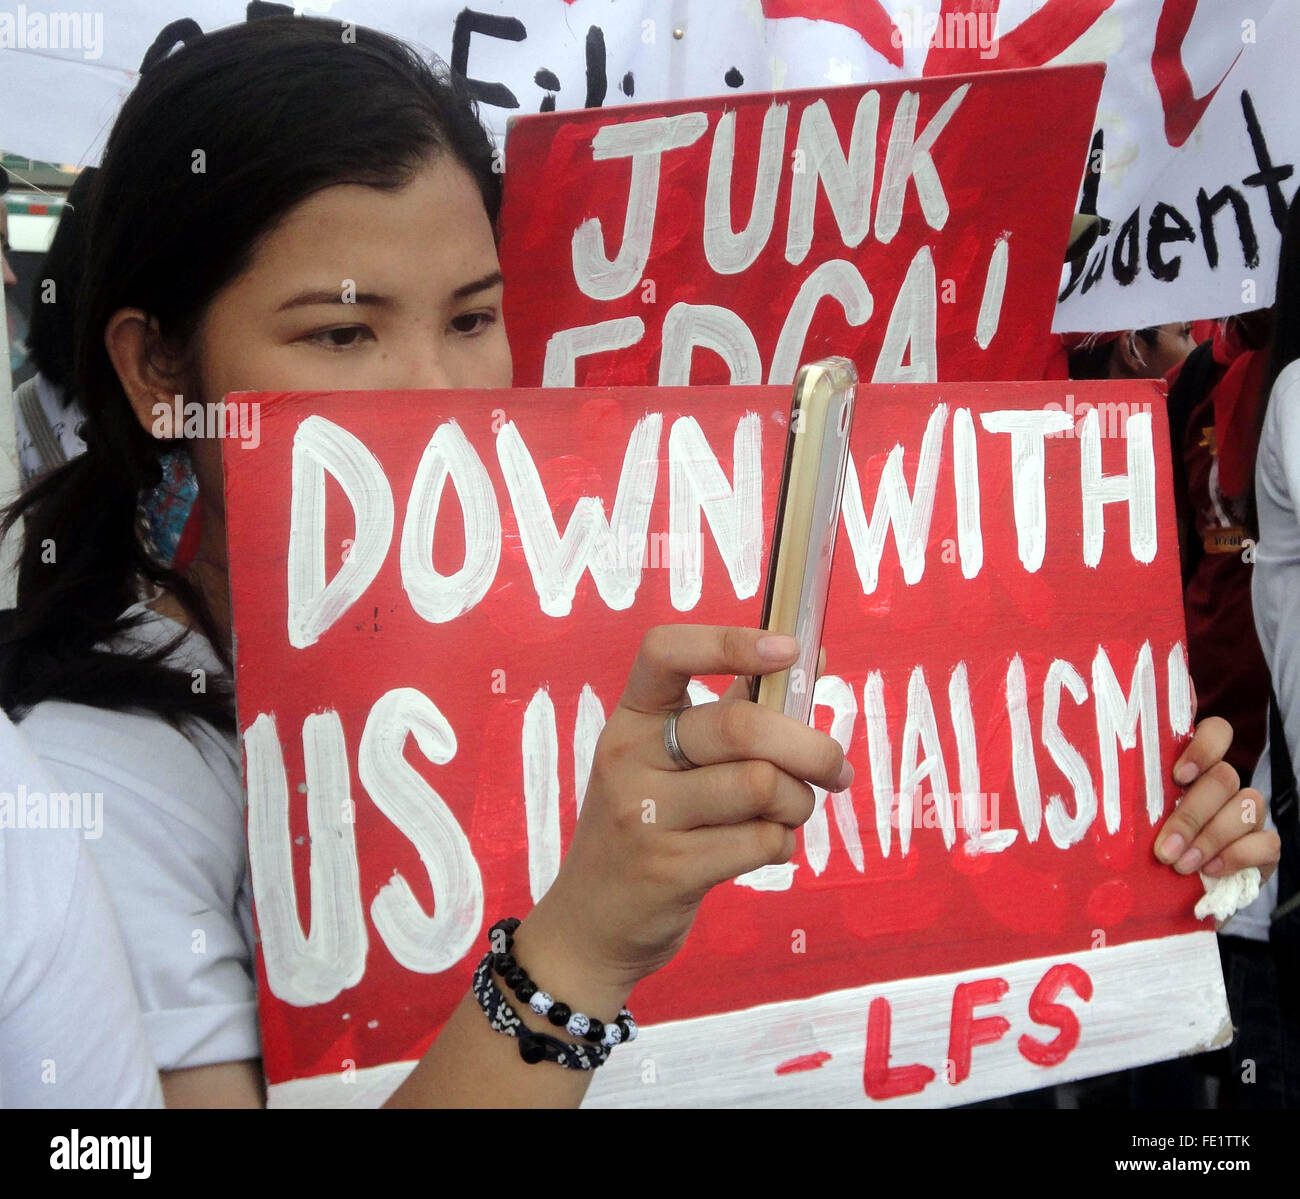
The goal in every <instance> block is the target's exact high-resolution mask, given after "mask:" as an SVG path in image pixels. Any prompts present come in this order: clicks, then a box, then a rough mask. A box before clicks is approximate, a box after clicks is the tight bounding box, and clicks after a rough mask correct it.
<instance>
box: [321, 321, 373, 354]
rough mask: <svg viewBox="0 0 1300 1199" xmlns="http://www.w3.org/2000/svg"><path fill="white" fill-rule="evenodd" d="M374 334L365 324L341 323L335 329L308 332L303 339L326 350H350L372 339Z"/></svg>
mask: <svg viewBox="0 0 1300 1199" xmlns="http://www.w3.org/2000/svg"><path fill="white" fill-rule="evenodd" d="M373 339H374V334H373V333H371V332H370V330H369V329H367V328H366V327H365V325H342V326H340V327H339V328H337V329H321V330H319V331H318V332H316V333H309V334H308V335H307V336H306V338H304V340H305V341H309V342H311V343H312V344H313V345H318V346H321V347H322V348H323V349H326V350H350V349H351V348H352V347H353V346H355V345H360V344H361V342H363V341H366V340H373Z"/></svg>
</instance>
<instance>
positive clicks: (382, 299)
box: [276, 290, 392, 312]
mask: <svg viewBox="0 0 1300 1199" xmlns="http://www.w3.org/2000/svg"><path fill="white" fill-rule="evenodd" d="M391 302H392V301H391V300H389V298H388V297H387V296H381V295H378V294H377V293H375V292H369V291H363V292H358V293H357V294H356V295H354V296H351V297H349V298H348V299H344V298H343V292H342V291H341V290H339V291H304V292H300V293H299V294H298V295H296V296H294V297H293V298H292V299H289V300H285V302H284V303H283V304H281V305H280V307H279V308H277V309H276V311H277V312H284V311H286V310H287V309H289V308H304V307H307V306H308V305H311V304H378V305H381V306H382V305H385V304H389V303H391Z"/></svg>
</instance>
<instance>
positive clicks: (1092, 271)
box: [1079, 246, 1106, 296]
mask: <svg viewBox="0 0 1300 1199" xmlns="http://www.w3.org/2000/svg"><path fill="white" fill-rule="evenodd" d="M1105 273H1106V248H1105V247H1104V246H1103V247H1102V248H1101V249H1100V250H1098V251H1097V254H1096V256H1095V257H1094V258H1093V260H1092V261H1091V262H1090V263H1088V270H1087V272H1086V273H1085V274H1084V276H1083V286H1082V287H1081V288H1079V294H1080V295H1081V296H1084V295H1087V294H1088V292H1089V291H1090V290H1091V289H1092V285H1093V284H1094V283H1096V282H1097V280H1098V279H1100V278H1101V277H1102V275H1104V274H1105Z"/></svg>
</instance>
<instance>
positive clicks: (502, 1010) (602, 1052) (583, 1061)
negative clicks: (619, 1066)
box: [474, 953, 609, 1070]
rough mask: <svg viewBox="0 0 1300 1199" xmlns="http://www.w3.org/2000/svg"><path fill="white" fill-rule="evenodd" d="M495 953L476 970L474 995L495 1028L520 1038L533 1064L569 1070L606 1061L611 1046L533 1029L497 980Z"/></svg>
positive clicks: (521, 1047)
mask: <svg viewBox="0 0 1300 1199" xmlns="http://www.w3.org/2000/svg"><path fill="white" fill-rule="evenodd" d="M492 957H493V955H492V954H491V953H488V954H486V955H484V958H483V960H482V961H481V962H480V963H479V964H478V969H477V970H475V971H474V998H475V999H477V1000H478V1003H479V1007H481V1008H482V1009H483V1011H484V1014H485V1015H486V1016H487V1018H488V1022H489V1023H490V1024H491V1025H492V1027H493V1029H494V1030H495V1031H497V1032H503V1033H505V1034H506V1035H507V1036H509V1037H516V1038H517V1039H518V1041H519V1056H520V1057H521V1058H523V1059H524V1061H526V1062H528V1063H529V1065H535V1064H536V1063H537V1062H543V1061H547V1062H554V1063H555V1064H556V1065H557V1066H563V1067H564V1068H565V1069H567V1070H594V1069H596V1067H598V1066H603V1065H604V1064H605V1060H606V1058H608V1056H609V1050H608V1049H605V1048H602V1047H601V1046H599V1045H569V1044H566V1043H565V1042H564V1041H558V1040H556V1039H555V1037H548V1036H547V1035H546V1034H545V1033H538V1032H533V1030H532V1029H530V1028H529V1027H528V1026H527V1025H526V1024H525V1023H524V1022H523V1021H522V1020H521V1019H520V1018H519V1013H518V1012H516V1011H515V1009H514V1008H512V1007H511V1006H510V1001H509V1000H508V999H506V997H505V996H504V995H503V994H502V993H501V990H500V988H499V987H498V986H497V985H496V982H495V981H494V980H493V978H492Z"/></svg>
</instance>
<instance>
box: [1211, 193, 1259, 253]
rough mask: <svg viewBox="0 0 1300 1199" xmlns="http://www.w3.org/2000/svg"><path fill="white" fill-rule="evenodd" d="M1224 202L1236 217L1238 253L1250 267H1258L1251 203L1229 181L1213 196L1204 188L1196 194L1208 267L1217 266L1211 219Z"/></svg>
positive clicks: (1257, 243)
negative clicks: (1230, 207) (1229, 206)
mask: <svg viewBox="0 0 1300 1199" xmlns="http://www.w3.org/2000/svg"><path fill="white" fill-rule="evenodd" d="M1225 204H1231V205H1232V215H1233V216H1234V217H1236V218H1237V237H1238V238H1239V239H1240V241H1241V256H1242V258H1243V259H1245V262H1246V265H1247V266H1248V267H1250V268H1252V269H1254V268H1255V267H1257V266H1259V238H1258V237H1257V236H1256V235H1255V222H1254V221H1253V220H1251V216H1250V205H1249V204H1247V203H1246V197H1245V196H1243V195H1242V194H1241V192H1240V191H1238V190H1237V189H1236V188H1235V187H1233V186H1232V185H1231V184H1224V186H1223V187H1221V188H1219V190H1218V191H1217V192H1215V193H1214V195H1212V196H1208V195H1206V194H1205V188H1201V189H1200V191H1198V192H1197V193H1196V211H1197V212H1198V213H1199V214H1200V220H1201V244H1202V245H1203V246H1204V247H1205V261H1206V262H1208V263H1209V265H1210V269H1211V270H1214V269H1215V268H1217V267H1218V265H1219V239H1218V235H1217V234H1216V233H1215V230H1214V218H1215V217H1216V216H1217V215H1218V213H1219V211H1220V210H1221V209H1222V208H1223V207H1224V205H1225Z"/></svg>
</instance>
